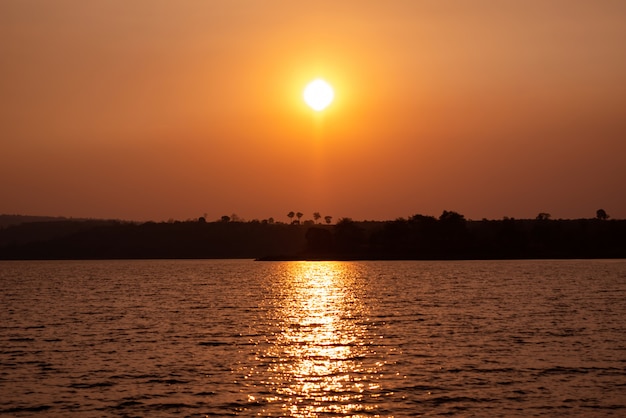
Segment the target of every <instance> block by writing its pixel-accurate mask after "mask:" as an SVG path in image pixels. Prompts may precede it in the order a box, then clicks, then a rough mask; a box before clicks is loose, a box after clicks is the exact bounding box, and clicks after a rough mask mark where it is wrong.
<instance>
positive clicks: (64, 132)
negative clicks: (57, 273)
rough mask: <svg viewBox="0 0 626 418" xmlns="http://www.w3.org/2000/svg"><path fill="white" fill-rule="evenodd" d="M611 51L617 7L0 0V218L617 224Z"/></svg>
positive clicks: (563, 2) (625, 170)
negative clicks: (314, 96)
mask: <svg viewBox="0 0 626 418" xmlns="http://www.w3.org/2000/svg"><path fill="white" fill-rule="evenodd" d="M625 40H626V2H624V1H622V0H598V1H587V0H523V1H522V0H520V1H514V0H511V1H501V0H493V1H485V0H478V1H471V2H470V1H465V0H457V1H451V0H432V1H420V0H405V1H385V2H381V1H360V0H359V1H356V0H355V1H316V2H298V1H276V0H247V1H243V0H223V1H217V0H216V1H201V0H189V1H180V2H174V1H166V0H133V1H127V0H123V1H122V0H90V1H83V0H55V1H48V0H3V1H2V2H0V213H5V214H30V215H53V216H55V215H59V216H72V217H94V218H119V219H129V220H157V221H160V220H167V219H170V218H173V219H188V218H194V217H198V216H202V215H203V214H205V213H206V215H207V218H208V220H214V219H217V218H219V217H220V216H222V215H231V214H233V213H235V214H237V215H238V216H240V217H242V218H244V219H247V220H251V219H265V218H269V217H273V218H274V219H276V220H281V221H287V220H288V218H287V217H286V214H287V213H288V212H289V211H296V212H297V211H300V212H303V213H304V214H305V216H304V219H310V218H312V213H313V212H320V213H321V214H322V215H331V216H333V217H334V218H335V220H336V219H339V218H340V217H352V218H353V219H356V220H365V219H378V220H387V219H395V218H397V217H407V216H410V215H413V214H418V213H419V214H424V215H434V216H438V215H439V214H440V213H441V212H442V211H443V210H444V209H446V210H454V211H457V212H459V213H461V214H463V215H465V216H466V217H467V218H470V219H482V218H489V219H500V218H502V217H504V216H508V217H515V218H534V217H535V216H536V215H537V214H538V213H539V212H548V213H550V214H551V215H552V217H553V218H590V217H594V216H595V212H596V210H597V209H600V208H603V209H605V210H606V212H607V213H608V214H609V215H610V216H611V217H613V218H626V192H624V190H625V187H624V183H625V181H626V46H625V45H626V44H625ZM316 77H321V78H324V79H325V80H327V81H328V82H329V83H330V84H332V85H333V87H334V89H335V96H336V98H335V101H334V102H333V103H332V105H331V106H330V107H329V108H327V109H326V110H324V111H322V112H319V113H316V112H314V111H312V110H311V109H309V108H308V107H306V105H305V104H304V102H303V100H302V90H303V89H304V87H305V85H306V83H307V82H308V81H310V80H312V79H314V78H316Z"/></svg>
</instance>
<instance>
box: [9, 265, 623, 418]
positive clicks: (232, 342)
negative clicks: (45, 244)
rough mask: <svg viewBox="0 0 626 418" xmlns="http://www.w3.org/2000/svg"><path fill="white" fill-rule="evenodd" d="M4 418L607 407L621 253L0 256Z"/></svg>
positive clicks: (611, 399)
mask: <svg viewBox="0 0 626 418" xmlns="http://www.w3.org/2000/svg"><path fill="white" fill-rule="evenodd" d="M0 286H1V288H2V293H1V296H0V297H1V299H0V301H1V304H2V308H1V310H0V414H3V415H8V416H24V417H27V416H72V417H94V416H99V417H109V416H110V417H117V416H122V417H145V416H170V415H171V416H189V417H204V416H228V415H239V416H293V417H316V416H396V417H401V416H437V415H457V414H458V415H461V416H558V415H567V416H624V415H625V414H626V325H625V324H626V321H625V320H624V318H626V261H624V260H593V261H585V260H579V261H487V262H485V261H465V262H423V261H410V262H402V261H393V262H270V263H259V262H253V261H249V260H206V261H205V260H202V261H171V260H169V261H80V262H79V261H54V262H43V261H42V262H1V263H0Z"/></svg>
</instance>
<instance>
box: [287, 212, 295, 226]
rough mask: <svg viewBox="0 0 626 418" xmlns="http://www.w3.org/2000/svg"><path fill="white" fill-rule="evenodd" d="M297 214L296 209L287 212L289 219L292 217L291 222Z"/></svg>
mask: <svg viewBox="0 0 626 418" xmlns="http://www.w3.org/2000/svg"><path fill="white" fill-rule="evenodd" d="M294 216H296V213H295V212H294V211H291V212H289V213H288V214H287V217H288V218H289V219H291V223H293V217H294Z"/></svg>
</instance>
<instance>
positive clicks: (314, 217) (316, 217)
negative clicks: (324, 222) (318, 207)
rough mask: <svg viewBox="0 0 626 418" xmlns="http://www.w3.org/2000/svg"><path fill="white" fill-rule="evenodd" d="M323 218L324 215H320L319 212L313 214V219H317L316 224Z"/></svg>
mask: <svg viewBox="0 0 626 418" xmlns="http://www.w3.org/2000/svg"><path fill="white" fill-rule="evenodd" d="M321 217H322V215H320V213H319V212H313V219H315V222H316V223H317V221H318V220H319V219H320V218H321Z"/></svg>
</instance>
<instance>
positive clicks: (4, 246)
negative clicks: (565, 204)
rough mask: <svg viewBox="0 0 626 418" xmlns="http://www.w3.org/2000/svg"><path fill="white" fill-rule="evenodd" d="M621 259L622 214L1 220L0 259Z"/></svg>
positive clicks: (624, 252)
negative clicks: (297, 220) (295, 220)
mask: <svg viewBox="0 0 626 418" xmlns="http://www.w3.org/2000/svg"><path fill="white" fill-rule="evenodd" d="M132 258H138V259H148V258H258V259H265V260H276V259H283V260H284V259H315V260H324V259H334V260H355V259H423V260H426V259H432V260H446V259H516V258H626V221H624V220H607V219H577V220H550V219H545V218H540V219H534V220H515V219H503V220H482V221H468V220H466V219H465V218H464V217H463V215H460V214H458V213H456V212H448V211H444V212H443V213H442V215H441V216H440V217H439V218H435V217H432V216H423V215H415V216H412V217H410V218H408V219H404V218H400V219H396V220H393V221H382V222H375V221H368V222H356V221H352V220H350V219H347V218H346V219H341V220H340V221H339V222H338V223H337V224H336V225H321V224H312V223H308V224H294V225H288V224H283V223H268V222H259V221H252V222H229V221H220V222H204V219H201V220H199V221H193V222H192V221H187V222H167V223H165V222H163V223H155V222H146V223H143V224H137V223H129V222H120V221H102V220H87V221H78V220H63V221H55V222H30V223H21V224H19V225H12V226H9V227H7V228H0V259H132Z"/></svg>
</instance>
